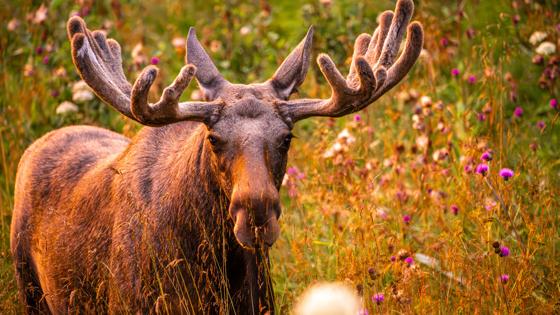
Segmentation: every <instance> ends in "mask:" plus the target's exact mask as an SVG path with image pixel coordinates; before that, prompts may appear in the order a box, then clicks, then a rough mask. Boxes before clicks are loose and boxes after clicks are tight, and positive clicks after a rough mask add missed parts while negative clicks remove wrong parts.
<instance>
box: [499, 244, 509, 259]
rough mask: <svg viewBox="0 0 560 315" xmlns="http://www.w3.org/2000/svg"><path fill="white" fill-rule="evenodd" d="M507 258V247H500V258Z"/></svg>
mask: <svg viewBox="0 0 560 315" xmlns="http://www.w3.org/2000/svg"><path fill="white" fill-rule="evenodd" d="M507 256H509V248H508V247H507V246H500V257H507Z"/></svg>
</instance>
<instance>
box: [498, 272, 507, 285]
mask: <svg viewBox="0 0 560 315" xmlns="http://www.w3.org/2000/svg"><path fill="white" fill-rule="evenodd" d="M500 281H501V282H502V283H507V282H508V281H509V275H508V274H507V273H504V274H503V275H501V276H500Z"/></svg>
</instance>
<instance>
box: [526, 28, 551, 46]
mask: <svg viewBox="0 0 560 315" xmlns="http://www.w3.org/2000/svg"><path fill="white" fill-rule="evenodd" d="M546 36H547V34H546V33H545V32H541V31H536V32H534V33H533V34H531V37H529V43H531V45H533V46H535V45H537V44H538V43H540V42H542V41H543V40H545V38H546Z"/></svg>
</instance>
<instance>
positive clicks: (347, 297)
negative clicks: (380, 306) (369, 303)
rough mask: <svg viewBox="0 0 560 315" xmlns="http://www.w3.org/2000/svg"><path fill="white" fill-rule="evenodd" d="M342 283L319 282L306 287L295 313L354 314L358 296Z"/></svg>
mask: <svg viewBox="0 0 560 315" xmlns="http://www.w3.org/2000/svg"><path fill="white" fill-rule="evenodd" d="M354 291H355V290H353V289H352V288H350V287H348V286H346V285H344V284H342V283H321V284H316V285H314V286H312V287H311V288H309V289H307V290H306V291H305V292H304V293H303V295H302V296H301V298H300V300H299V303H298V304H297V305H296V308H295V310H294V313H295V314H296V315H356V314H358V311H359V309H360V304H361V303H360V298H359V297H358V296H357V295H356V293H355V292H354Z"/></svg>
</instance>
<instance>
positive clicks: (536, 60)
mask: <svg viewBox="0 0 560 315" xmlns="http://www.w3.org/2000/svg"><path fill="white" fill-rule="evenodd" d="M531 62H532V63H534V64H536V65H540V64H542V63H543V62H544V57H543V56H541V55H538V54H537V55H535V56H533V59H531Z"/></svg>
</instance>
